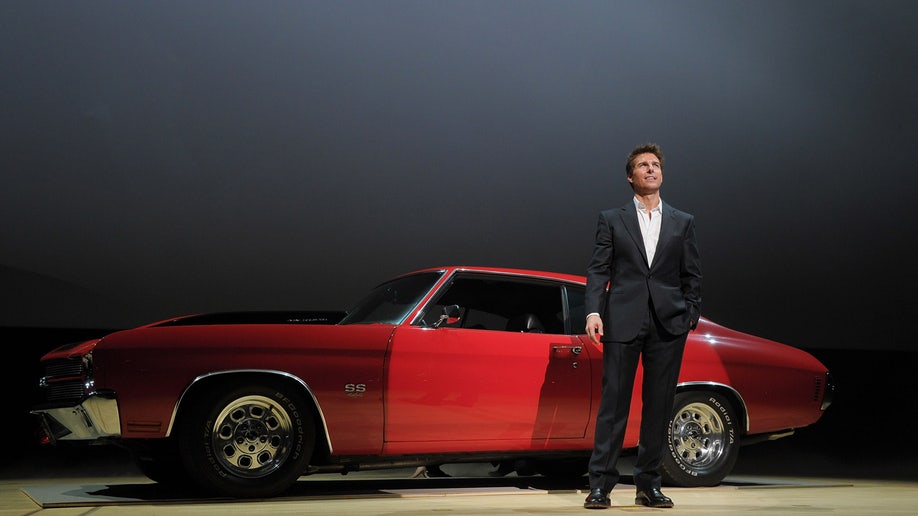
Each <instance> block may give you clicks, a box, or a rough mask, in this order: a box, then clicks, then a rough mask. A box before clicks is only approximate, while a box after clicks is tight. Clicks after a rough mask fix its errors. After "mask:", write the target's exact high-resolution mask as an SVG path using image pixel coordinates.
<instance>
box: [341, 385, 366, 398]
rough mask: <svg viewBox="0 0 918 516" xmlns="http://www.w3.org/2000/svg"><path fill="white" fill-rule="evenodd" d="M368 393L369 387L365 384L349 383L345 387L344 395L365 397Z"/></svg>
mask: <svg viewBox="0 0 918 516" xmlns="http://www.w3.org/2000/svg"><path fill="white" fill-rule="evenodd" d="M366 391H367V385H366V384H365V383H348V384H345V385H344V393H345V394H347V395H348V396H355V397H357V396H363V393H365V392H366Z"/></svg>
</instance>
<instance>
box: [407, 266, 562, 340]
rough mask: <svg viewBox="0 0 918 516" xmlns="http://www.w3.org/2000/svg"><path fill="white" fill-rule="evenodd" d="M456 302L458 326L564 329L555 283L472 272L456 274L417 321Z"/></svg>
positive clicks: (433, 317)
mask: <svg viewBox="0 0 918 516" xmlns="http://www.w3.org/2000/svg"><path fill="white" fill-rule="evenodd" d="M449 305H458V306H459V309H460V313H461V318H460V319H459V322H457V323H455V324H453V325H451V326H454V327H458V328H468V329H482V330H495V331H516V332H527V333H564V330H565V328H564V304H563V302H562V289H561V287H560V286H559V285H553V284H550V283H546V282H537V281H527V280H521V279H515V278H501V277H494V276H484V275H476V274H467V275H458V276H457V277H456V278H455V279H453V280H452V282H450V284H449V285H447V286H446V287H445V291H444V292H443V293H442V294H440V295H439V296H438V297H437V298H435V299H434V300H433V302H432V303H431V305H429V306H428V307H427V309H425V313H424V316H423V317H422V318H421V320H420V321H419V324H422V325H428V326H429V325H431V324H433V322H434V321H436V320H437V319H438V318H439V316H440V314H442V313H443V307H444V306H449Z"/></svg>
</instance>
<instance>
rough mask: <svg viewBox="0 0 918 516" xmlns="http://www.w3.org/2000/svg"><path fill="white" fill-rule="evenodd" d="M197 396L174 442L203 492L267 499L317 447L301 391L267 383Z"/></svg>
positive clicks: (290, 481) (298, 470)
mask: <svg viewBox="0 0 918 516" xmlns="http://www.w3.org/2000/svg"><path fill="white" fill-rule="evenodd" d="M224 387H225V386H224ZM201 394H202V395H200V396H196V397H195V399H194V401H192V402H191V404H190V406H189V407H188V409H187V411H186V410H183V417H182V418H181V419H180V421H179V425H178V426H179V432H178V442H179V451H180V452H181V455H182V460H183V462H184V464H185V468H186V469H187V470H188V473H189V475H191V477H192V478H193V479H194V480H195V482H197V483H198V484H199V485H200V486H201V487H202V488H204V489H205V490H207V491H208V492H210V493H214V494H217V495H222V496H229V497H234V498H268V497H272V496H276V495H278V494H280V493H282V492H284V491H286V490H287V489H289V488H290V486H291V485H293V483H294V482H296V480H297V478H299V477H300V475H302V474H303V472H304V471H305V470H306V467H307V465H308V464H309V459H310V458H311V457H312V452H313V449H314V447H315V423H314V417H313V414H312V411H311V410H310V405H309V404H308V402H307V401H306V399H305V397H304V396H303V395H302V394H301V393H300V392H299V391H297V390H296V389H293V388H290V387H288V386H285V385H284V384H283V383H277V384H271V383H266V384H263V385H246V386H242V387H232V386H230V387H229V388H221V389H214V390H210V391H208V392H204V393H201Z"/></svg>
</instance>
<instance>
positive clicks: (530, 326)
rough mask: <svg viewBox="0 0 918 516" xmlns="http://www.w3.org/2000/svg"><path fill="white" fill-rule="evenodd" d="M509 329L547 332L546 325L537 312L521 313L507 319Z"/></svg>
mask: <svg viewBox="0 0 918 516" xmlns="http://www.w3.org/2000/svg"><path fill="white" fill-rule="evenodd" d="M507 331H517V332H522V333H545V327H544V326H542V322H541V321H539V318H538V317H536V315H535V314H520V315H517V316H514V317H511V318H510V320H509V321H507Z"/></svg>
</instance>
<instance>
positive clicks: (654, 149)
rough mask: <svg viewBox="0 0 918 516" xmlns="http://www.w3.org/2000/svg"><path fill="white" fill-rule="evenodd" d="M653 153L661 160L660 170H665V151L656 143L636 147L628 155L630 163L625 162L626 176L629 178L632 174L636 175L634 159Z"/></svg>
mask: <svg viewBox="0 0 918 516" xmlns="http://www.w3.org/2000/svg"><path fill="white" fill-rule="evenodd" d="M648 152H649V153H651V154H653V155H654V156H656V157H657V159H658V160H660V169H662V168H663V150H661V149H660V146H659V145H657V144H656V143H644V144H641V145H638V146H637V147H635V148H634V149H633V150H632V151H631V152H630V153H629V154H628V161H626V162H625V174H626V175H627V177H631V174H633V173H634V158H636V157H637V156H638V155H640V154H646V153H648Z"/></svg>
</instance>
